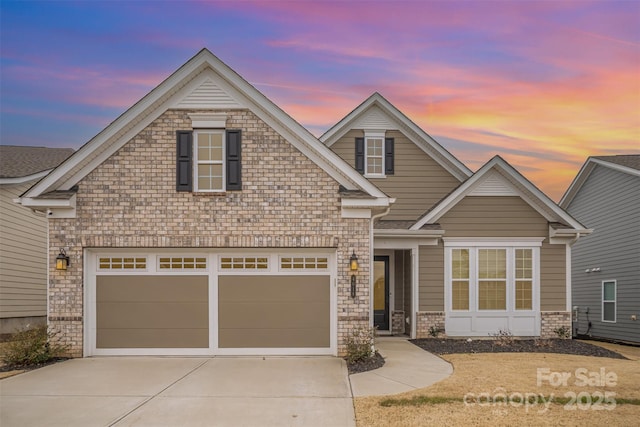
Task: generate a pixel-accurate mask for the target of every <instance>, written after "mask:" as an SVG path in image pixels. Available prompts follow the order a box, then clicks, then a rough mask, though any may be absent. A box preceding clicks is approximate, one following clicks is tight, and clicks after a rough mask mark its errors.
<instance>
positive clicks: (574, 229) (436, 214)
mask: <svg viewBox="0 0 640 427" xmlns="http://www.w3.org/2000/svg"><path fill="white" fill-rule="evenodd" d="M488 195H501V196H519V197H521V198H522V199H523V200H524V201H525V202H527V203H528V204H529V205H530V206H531V207H532V208H533V209H535V210H536V211H537V212H538V213H539V214H540V215H542V216H543V217H544V218H546V219H547V221H549V223H553V224H557V223H559V224H562V225H563V226H559V225H558V226H554V227H552V228H553V229H554V230H561V231H558V233H559V234H565V235H566V234H576V233H580V234H587V233H590V232H591V230H588V229H586V228H585V227H584V226H583V225H582V224H580V222H578V221H577V220H576V219H575V218H573V217H572V216H571V215H569V214H568V213H567V212H565V211H564V210H563V209H562V208H560V207H559V206H558V205H557V204H555V203H554V202H553V200H551V199H550V198H549V197H548V196H547V195H546V194H544V193H543V192H542V191H540V190H539V189H538V188H537V187H536V186H535V185H533V184H532V183H531V182H530V181H529V180H527V179H526V178H525V177H524V176H522V175H521V174H520V172H518V171H517V170H516V169H515V168H514V167H513V166H511V165H510V164H509V163H508V162H507V161H505V160H504V159H503V158H502V157H500V156H495V157H493V158H492V159H491V160H489V161H488V162H487V163H485V164H484V165H483V166H482V167H481V168H480V169H479V170H478V171H477V172H476V173H475V174H473V176H472V177H471V178H469V179H468V180H466V181H465V182H463V183H462V184H461V185H460V186H458V188H456V189H455V190H453V191H452V192H451V193H449V194H448V195H447V196H445V197H444V198H443V199H442V200H441V201H440V202H439V203H437V204H436V205H435V206H434V207H433V208H432V209H430V210H429V211H428V212H427V213H426V214H425V215H423V216H422V217H421V218H420V219H419V220H418V221H417V222H416V223H415V224H414V225H413V226H411V230H419V229H420V228H421V227H423V226H425V225H426V224H433V223H436V222H437V221H438V220H439V219H440V218H441V217H442V216H443V215H444V214H446V213H447V212H448V211H449V210H450V209H451V208H453V207H454V206H455V205H456V204H457V203H458V202H459V201H461V200H462V199H463V198H465V197H466V196H488Z"/></svg>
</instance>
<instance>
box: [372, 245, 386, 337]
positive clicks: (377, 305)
mask: <svg viewBox="0 0 640 427" xmlns="http://www.w3.org/2000/svg"><path fill="white" fill-rule="evenodd" d="M373 325H374V326H376V327H377V328H378V330H379V331H388V330H389V257H388V256H375V257H374V258H373Z"/></svg>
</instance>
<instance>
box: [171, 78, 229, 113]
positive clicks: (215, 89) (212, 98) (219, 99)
mask: <svg viewBox="0 0 640 427" xmlns="http://www.w3.org/2000/svg"><path fill="white" fill-rule="evenodd" d="M177 107H178V108H237V107H240V104H239V103H238V102H237V101H236V100H235V99H233V98H232V97H231V96H230V95H229V94H228V93H227V92H225V91H224V90H223V89H222V88H220V86H218V85H217V84H215V83H214V82H212V81H211V80H209V79H207V80H205V81H204V82H203V83H202V84H201V85H200V86H198V87H197V88H196V89H194V90H193V91H192V92H191V93H190V94H189V95H187V96H185V97H184V98H183V99H182V101H180V102H179V103H178V105H177Z"/></svg>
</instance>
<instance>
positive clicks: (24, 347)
mask: <svg viewBox="0 0 640 427" xmlns="http://www.w3.org/2000/svg"><path fill="white" fill-rule="evenodd" d="M57 335H58V334H56V333H53V332H51V331H49V330H48V329H47V326H38V327H35V328H29V326H28V325H27V327H26V328H25V329H23V330H19V331H17V332H16V333H15V334H13V336H12V337H11V340H10V341H8V342H7V343H6V344H5V346H4V351H3V354H2V356H1V358H2V361H3V362H4V363H6V364H7V365H10V366H31V365H39V364H42V363H46V362H49V361H51V360H53V359H56V358H58V357H61V356H62V355H63V354H64V353H65V352H66V351H67V350H68V347H67V346H65V345H62V344H60V343H59V342H58V339H57Z"/></svg>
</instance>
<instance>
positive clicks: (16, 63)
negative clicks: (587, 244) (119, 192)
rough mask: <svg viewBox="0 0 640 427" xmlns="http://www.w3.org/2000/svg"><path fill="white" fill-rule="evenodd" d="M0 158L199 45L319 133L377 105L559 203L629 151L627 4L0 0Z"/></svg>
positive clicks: (142, 90)
mask: <svg viewBox="0 0 640 427" xmlns="http://www.w3.org/2000/svg"><path fill="white" fill-rule="evenodd" d="M0 19H1V21H0V24H1V25H0V28H1V29H0V43H1V45H0V47H1V49H0V50H1V64H0V71H1V75H0V79H1V92H0V96H1V105H0V113H1V116H0V143H1V144H5V145H9V144H11V145H37V146H48V147H71V148H79V147H80V146H81V145H82V144H84V143H85V142H87V141H88V140H89V139H90V138H92V137H93V136H94V135H95V134H97V133H98V132H99V131H100V130H102V129H103V128H104V127H105V126H106V125H108V124H109V123H110V122H111V121H113V120H114V119H115V118H116V117H118V116H119V115H120V114H121V113H123V112H124V111H125V110H126V109H128V108H129V107H131V106H132V105H133V104H134V103H135V102H136V101H137V100H139V99H140V98H141V97H143V96H144V95H145V94H146V93H148V92H149V91H150V90H151V89H153V88H154V87H155V86H156V85H158V84H159V83H160V82H162V80H164V79H165V78H166V77H167V76H169V75H170V74H171V73H172V72H174V71H175V70H176V69H178V68H179V67H180V66H181V65H182V64H183V63H184V62H186V61H187V60H188V59H189V58H191V57H192V56H193V55H195V54H196V53H197V52H198V51H199V50H200V49H201V48H203V47H206V48H208V49H209V50H211V51H212V52H213V53H214V54H215V55H216V56H218V57H219V58H220V59H221V60H222V61H224V62H225V63H227V64H228V65H229V66H230V67H231V68H233V69H234V70H235V71H237V72H238V73H239V74H240V75H242V76H243V77H244V78H245V79H246V80H248V81H249V82H250V83H251V84H253V85H254V86H255V87H256V88H257V89H258V90H260V91H262V92H263V93H264V94H265V95H266V96H267V97H269V98H270V99H271V100H272V101H273V102H275V103H276V104H277V105H278V106H280V107H281V108H282V109H283V110H285V111H286V112H287V113H289V114H290V115H291V116H292V117H293V118H294V119H296V120H298V121H299V122H300V123H301V124H302V125H303V126H305V127H306V128H307V129H309V130H310V131H311V132H312V133H313V134H315V135H316V136H320V135H321V134H322V133H323V132H324V131H326V130H327V129H328V128H329V127H331V126H332V125H333V124H335V123H336V122H337V121H339V120H340V119H341V118H342V117H344V116H345V115H346V114H348V113H349V112H350V111H351V110H352V109H354V108H355V107H356V106H357V105H358V104H360V103H361V102H362V101H363V100H364V99H365V98H367V97H368V96H369V95H371V94H372V93H373V92H376V91H377V92H380V93H381V94H382V95H383V96H384V97H385V98H387V99H388V100H389V101H390V102H391V103H392V104H394V105H395V106H396V107H398V108H399V109H400V110H401V111H402V112H404V113H405V114H406V115H407V116H408V117H409V118H410V119H412V120H413V121H414V122H415V123H416V124H418V125H419V126H420V127H422V128H423V129H424V130H425V131H426V132H427V133H429V134H430V135H431V136H433V137H434V138H435V139H436V140H438V141H439V142H440V143H441V144H442V145H443V146H444V147H445V148H446V149H448V150H449V151H451V152H452V153H453V154H454V155H455V156H457V157H458V158H459V159H460V160H461V161H462V162H464V163H465V164H466V165H467V166H468V167H469V168H471V169H472V170H477V169H478V168H479V167H480V166H481V165H482V164H483V163H485V162H486V161H487V160H489V159H490V158H491V157H493V156H494V155H496V154H500V155H501V156H503V157H504V158H505V159H506V160H507V161H509V162H510V163H511V164H512V165H514V166H515V167H516V168H517V169H518V170H519V171H520V172H521V173H523V174H524V175H525V176H526V177H527V178H529V179H530V180H531V181H532V182H533V183H534V184H536V185H537V186H538V187H539V188H540V189H542V190H543V191H545V192H546V193H547V194H548V195H549V196H550V197H551V198H553V199H554V200H556V201H557V200H558V199H559V198H560V197H561V196H562V194H563V193H564V191H565V190H566V188H567V186H568V185H569V183H570V182H571V180H572V178H573V177H574V176H575V174H576V173H577V171H578V169H579V168H580V166H581V165H582V163H584V161H585V160H586V158H587V157H588V156H590V155H612V154H631V153H640V1H601V2H588V1H481V0H476V1H449V2H444V1H408V2H406V1H339V2H326V1H313V2H311V1H295V2H293V1H292V2H288V1H287V2H285V1H258V2H253V1H236V2H234V1H225V2H219V1H213V2H186V1H170V0H165V1H151V0H150V1H144V0H139V1H78V2H66V1H65V2H60V1H46V2H37V1H21V2H12V1H7V0H2V1H1V2H0Z"/></svg>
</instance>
